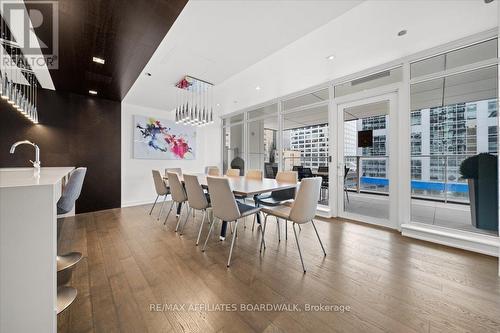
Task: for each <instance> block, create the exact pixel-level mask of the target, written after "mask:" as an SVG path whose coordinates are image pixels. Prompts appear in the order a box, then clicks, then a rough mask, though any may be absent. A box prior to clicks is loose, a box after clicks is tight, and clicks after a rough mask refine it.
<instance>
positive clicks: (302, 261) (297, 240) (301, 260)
mask: <svg viewBox="0 0 500 333" xmlns="http://www.w3.org/2000/svg"><path fill="white" fill-rule="evenodd" d="M293 234H294V235H295V241H296V242H297V248H298V249H299V256H300V262H301V263H302V269H303V270H304V273H305V272H306V266H304V259H302V251H300V245H299V237H297V231H296V230H295V223H294V224H293Z"/></svg>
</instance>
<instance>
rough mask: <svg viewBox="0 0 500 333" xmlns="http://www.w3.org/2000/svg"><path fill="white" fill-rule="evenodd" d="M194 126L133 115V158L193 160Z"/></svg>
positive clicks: (194, 145) (194, 146)
mask: <svg viewBox="0 0 500 333" xmlns="http://www.w3.org/2000/svg"><path fill="white" fill-rule="evenodd" d="M195 153H196V127H193V126H186V125H182V124H176V123H175V122H174V121H172V120H166V119H159V118H155V117H146V116H139V115H134V158H140V159H152V160H194V159H195Z"/></svg>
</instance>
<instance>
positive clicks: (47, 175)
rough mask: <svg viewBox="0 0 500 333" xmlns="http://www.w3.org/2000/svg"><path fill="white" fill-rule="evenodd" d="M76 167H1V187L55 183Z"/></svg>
mask: <svg viewBox="0 0 500 333" xmlns="http://www.w3.org/2000/svg"><path fill="white" fill-rule="evenodd" d="M74 169H75V168H74V167H46V168H40V173H37V172H36V169H35V168H0V188H2V187H20V186H40V185H54V184H57V182H58V181H60V180H61V179H62V178H64V177H66V176H67V175H68V174H69V173H70V172H71V171H72V170H74Z"/></svg>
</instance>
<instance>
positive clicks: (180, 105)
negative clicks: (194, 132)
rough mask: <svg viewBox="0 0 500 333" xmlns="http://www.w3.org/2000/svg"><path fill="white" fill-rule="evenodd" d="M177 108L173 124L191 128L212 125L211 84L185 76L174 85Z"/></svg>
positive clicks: (212, 100)
mask: <svg viewBox="0 0 500 333" xmlns="http://www.w3.org/2000/svg"><path fill="white" fill-rule="evenodd" d="M175 86H176V87H177V88H179V90H177V107H176V108H175V122H176V123H177V124H185V125H191V126H198V127H201V126H205V125H208V124H213V123H214V108H213V102H214V99H213V87H214V85H213V83H210V82H207V81H205V80H201V79H197V78H195V77H192V76H189V75H186V76H184V78H182V80H180V81H179V82H177V83H176V84H175Z"/></svg>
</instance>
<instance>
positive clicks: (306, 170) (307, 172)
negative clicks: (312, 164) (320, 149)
mask: <svg viewBox="0 0 500 333" xmlns="http://www.w3.org/2000/svg"><path fill="white" fill-rule="evenodd" d="M299 174H300V175H299V177H301V179H302V178H311V177H313V176H314V175H313V173H312V170H311V168H302V170H301V171H299Z"/></svg>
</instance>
